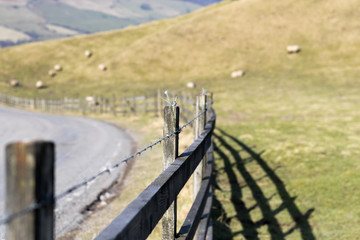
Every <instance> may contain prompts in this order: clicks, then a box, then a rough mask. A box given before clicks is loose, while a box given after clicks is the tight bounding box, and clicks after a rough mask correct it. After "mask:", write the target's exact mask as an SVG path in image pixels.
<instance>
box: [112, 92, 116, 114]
mask: <svg viewBox="0 0 360 240" xmlns="http://www.w3.org/2000/svg"><path fill="white" fill-rule="evenodd" d="M112 99H113V100H112V112H113V115H114V116H115V117H116V95H115V94H113V95H112Z"/></svg>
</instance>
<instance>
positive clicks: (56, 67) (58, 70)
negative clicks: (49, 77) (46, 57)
mask: <svg viewBox="0 0 360 240" xmlns="http://www.w3.org/2000/svg"><path fill="white" fill-rule="evenodd" d="M54 69H55V71H57V72H60V71H62V67H61V66H60V65H59V64H56V65H55V66H54Z"/></svg>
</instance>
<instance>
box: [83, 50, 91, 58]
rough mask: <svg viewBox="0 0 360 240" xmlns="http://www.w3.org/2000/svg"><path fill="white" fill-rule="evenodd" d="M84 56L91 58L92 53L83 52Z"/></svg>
mask: <svg viewBox="0 0 360 240" xmlns="http://www.w3.org/2000/svg"><path fill="white" fill-rule="evenodd" d="M85 56H86V57H88V58H89V57H91V56H92V52H91V51H90V50H86V51H85Z"/></svg>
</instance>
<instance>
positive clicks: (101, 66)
mask: <svg viewBox="0 0 360 240" xmlns="http://www.w3.org/2000/svg"><path fill="white" fill-rule="evenodd" d="M99 69H100V70H101V71H106V70H107V67H106V65H105V64H99Z"/></svg>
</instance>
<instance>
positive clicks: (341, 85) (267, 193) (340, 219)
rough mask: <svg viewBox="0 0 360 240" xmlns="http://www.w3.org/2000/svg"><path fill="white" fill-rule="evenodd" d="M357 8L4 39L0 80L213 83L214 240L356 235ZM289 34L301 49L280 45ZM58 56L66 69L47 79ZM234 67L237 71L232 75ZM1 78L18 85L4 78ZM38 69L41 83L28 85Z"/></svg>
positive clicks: (28, 88)
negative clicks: (16, 42) (15, 41)
mask: <svg viewBox="0 0 360 240" xmlns="http://www.w3.org/2000/svg"><path fill="white" fill-rule="evenodd" d="M359 7H360V3H359V2H358V1H355V0H346V1H340V0H332V1H328V2H326V3H325V2H318V1H307V2H304V1H295V0H286V1H285V0H280V1H279V0H278V1H266V2H265V1H260V0H254V1H225V2H223V3H220V4H217V5H214V6H211V7H209V8H205V9H202V10H200V11H197V12H195V13H192V14H189V15H186V16H182V17H178V18H175V19H170V20H166V21H158V22H153V23H150V24H146V25H142V26H139V27H131V28H127V29H125V30H123V31H117V32H107V33H102V34H96V35H91V36H86V37H76V38H72V39H66V40H60V41H50V42H43V43H35V44H28V45H23V46H20V47H16V48H9V49H3V50H2V51H0V62H1V65H0V88H1V91H2V92H4V93H9V94H13V95H22V96H44V97H50V96H51V97H61V96H64V95H68V96H85V95H88V94H96V95H106V94H109V95H110V94H113V93H116V94H118V95H119V94H120V93H124V94H126V93H130V92H140V91H145V90H147V89H151V90H153V89H155V88H158V87H162V88H168V89H169V90H171V89H184V86H185V83H186V82H188V81H194V82H196V83H197V85H198V86H199V87H200V88H201V87H204V88H206V89H208V90H210V91H213V92H214V99H215V105H214V108H215V110H216V112H217V116H218V118H217V129H216V131H215V137H214V140H215V144H216V162H215V164H216V168H215V172H214V177H215V178H216V181H214V183H213V185H214V188H215V203H214V208H213V220H214V226H215V237H216V239H231V238H234V239H359V237H358V236H360V227H359V226H360V210H359V208H358V207H357V205H358V202H359V197H360V189H359V187H358V186H359V184H358V183H359V181H360V174H359V168H360V160H359V159H360V158H359V157H360V124H359V120H360V114H359V111H358V106H359V103H360V95H359V93H358V89H360V82H359V81H358V79H359V70H360V69H359V68H360V67H359V66H360V64H359V63H360V59H359V58H358V57H357V55H356V52H357V51H358V50H359V48H360V35H359V34H358V13H357V10H356V9H358V8H359ZM290 44H299V45H300V46H301V48H302V51H301V52H300V53H299V54H297V55H288V54H287V53H286V50H285V48H286V46H287V45H290ZM85 49H91V50H92V51H93V53H94V55H93V57H92V58H90V59H86V58H84V56H83V52H84V50H85ZM24 55H25V56H32V58H31V59H30V58H24V57H23V56H24ZM57 63H59V64H61V65H62V66H63V68H64V71H63V72H61V73H59V74H58V75H57V76H56V77H55V78H49V77H48V76H47V72H48V70H49V69H50V68H52V67H53V65H54V64H57ZM100 63H105V64H107V66H108V71H106V72H102V71H99V70H98V69H97V66H98V64H100ZM237 69H244V70H245V71H246V74H245V76H244V77H242V78H236V79H232V78H230V74H231V72H232V71H234V70H237ZM10 78H16V79H18V80H20V82H21V84H22V87H21V88H18V89H12V88H10V87H8V82H7V81H8V80H9V79H10ZM38 79H41V80H44V81H46V83H47V84H48V86H49V87H48V88H46V89H43V90H40V91H39V90H35V89H34V83H35V81H36V80H38ZM200 88H199V89H200ZM144 121H145V120H144ZM122 124H123V126H124V127H125V126H126V123H122ZM130 126H131V124H130ZM135 129H136V127H135ZM138 129H139V128H138ZM142 132H144V134H145V132H146V131H145V129H142V130H139V134H140V133H142ZM147 136H148V137H149V136H151V134H150V135H147ZM244 228H246V229H244Z"/></svg>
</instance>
